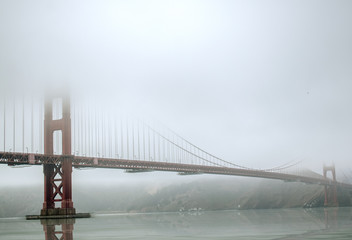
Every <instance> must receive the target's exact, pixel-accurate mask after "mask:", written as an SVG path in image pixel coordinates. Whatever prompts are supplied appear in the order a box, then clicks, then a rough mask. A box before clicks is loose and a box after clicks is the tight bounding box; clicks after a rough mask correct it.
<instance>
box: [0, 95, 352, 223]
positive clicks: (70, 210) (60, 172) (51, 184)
mask: <svg viewBox="0 0 352 240" xmlns="http://www.w3.org/2000/svg"><path fill="white" fill-rule="evenodd" d="M54 99H57V98H54V97H47V99H46V101H45V112H44V115H45V119H44V154H39V153H24V152H22V153H19V152H5V151H4V152H0V164H8V165H10V166H15V165H43V172H44V203H43V209H42V210H41V215H42V216H44V217H49V216H53V215H54V216H56V215H66V216H73V215H75V214H76V211H75V208H74V207H73V201H72V167H76V168H90V167H91V168H115V169H125V170H127V171H131V172H143V171H169V172H178V173H180V174H184V175H187V174H219V175H235V176H246V177H258V178H269V179H277V180H284V181H288V182H303V183H308V184H319V185H322V186H324V187H325V206H338V201H337V187H340V188H345V189H352V184H349V183H341V182H337V181H336V172H335V167H334V166H332V167H326V166H324V174H323V176H321V175H319V176H318V175H315V176H303V175H299V174H292V173H282V172H276V171H275V170H255V169H248V168H240V167H226V166H220V165H213V166H210V165H203V164H195V163H194V162H192V161H188V162H185V163H181V162H167V161H166V162H163V161H156V160H154V159H152V160H146V159H144V160H140V159H139V160H136V159H129V158H128V157H127V158H123V157H122V158H119V156H116V157H115V158H106V157H105V158H104V157H88V156H75V155H72V149H71V146H72V144H71V116H70V114H71V109H70V108H71V107H70V99H69V98H68V97H67V96H65V97H62V98H61V99H62V117H61V118H60V119H53V101H54ZM56 131H61V132H62V154H61V155H56V154H54V133H55V132H56ZM186 151H187V150H186ZM188 153H189V152H188ZM192 154H193V153H192ZM193 155H194V154H193ZM193 155H192V156H193ZM328 172H331V173H332V179H329V178H327V173H328ZM55 204H58V206H55ZM61 217H62V216H61Z"/></svg>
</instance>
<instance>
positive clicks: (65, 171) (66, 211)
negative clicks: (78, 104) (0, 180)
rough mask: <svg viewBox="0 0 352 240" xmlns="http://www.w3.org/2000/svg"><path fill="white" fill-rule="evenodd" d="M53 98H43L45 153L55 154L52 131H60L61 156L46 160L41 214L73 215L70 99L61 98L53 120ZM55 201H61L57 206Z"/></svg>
mask: <svg viewBox="0 0 352 240" xmlns="http://www.w3.org/2000/svg"><path fill="white" fill-rule="evenodd" d="M53 100H54V98H49V97H48V98H47V99H46V101H45V119H44V154H48V155H53V154H54V139H53V137H54V132H55V131H61V132H62V159H61V160H60V161H58V162H54V163H52V164H45V165H44V167H43V172H44V203H43V209H42V210H41V215H42V216H50V215H74V214H75V213H76V211H75V209H74V208H73V202H72V155H71V117H70V100H69V98H67V97H66V98H63V99H62V118H61V119H55V120H53ZM55 203H59V204H60V203H61V206H59V207H56V206H55Z"/></svg>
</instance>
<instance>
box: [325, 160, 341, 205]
mask: <svg viewBox="0 0 352 240" xmlns="http://www.w3.org/2000/svg"><path fill="white" fill-rule="evenodd" d="M323 171H324V178H326V179H327V174H328V172H331V174H332V180H331V185H329V186H328V185H325V186H324V190H325V200H324V206H325V207H338V206H339V202H338V200H337V187H336V171H335V165H332V166H325V165H324V168H323Z"/></svg>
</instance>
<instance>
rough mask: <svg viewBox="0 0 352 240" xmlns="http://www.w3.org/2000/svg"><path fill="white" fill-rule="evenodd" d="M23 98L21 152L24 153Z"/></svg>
mask: <svg viewBox="0 0 352 240" xmlns="http://www.w3.org/2000/svg"><path fill="white" fill-rule="evenodd" d="M24 102H25V101H24V96H23V105H22V151H23V153H24Z"/></svg>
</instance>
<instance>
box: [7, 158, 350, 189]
mask: <svg viewBox="0 0 352 240" xmlns="http://www.w3.org/2000/svg"><path fill="white" fill-rule="evenodd" d="M67 158H69V159H71V160H72V165H73V166H74V167H76V168H116V169H132V170H136V171H169V172H181V173H185V174H187V173H188V174H218V175H234V176H244V177H256V178H268V179H277V180H283V181H289V182H302V183H308V184H319V185H328V186H329V185H337V186H340V187H344V188H350V189H352V184H347V183H341V182H334V181H333V180H331V179H327V178H324V177H323V176H321V177H309V176H301V175H294V174H288V173H279V172H270V171H260V170H250V169H241V168H229V167H218V166H203V165H194V164H182V163H168V162H155V161H140V160H126V159H110V158H93V157H80V156H73V155H44V154H29V153H27V154H26V153H10V152H0V164H8V165H10V166H15V165H43V164H59V163H60V162H61V161H63V159H67Z"/></svg>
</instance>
